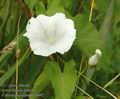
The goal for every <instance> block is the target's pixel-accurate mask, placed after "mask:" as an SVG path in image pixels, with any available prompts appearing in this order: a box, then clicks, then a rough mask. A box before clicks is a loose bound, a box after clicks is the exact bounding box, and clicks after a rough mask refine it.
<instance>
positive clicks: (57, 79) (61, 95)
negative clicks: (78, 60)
mask: <svg viewBox="0 0 120 99" xmlns="http://www.w3.org/2000/svg"><path fill="white" fill-rule="evenodd" d="M45 70H46V72H48V74H49V78H50V81H51V83H52V86H53V88H54V91H55V99H70V98H71V96H72V93H73V91H74V88H75V85H76V79H77V74H76V73H77V72H76V69H75V63H74V61H73V60H71V61H69V62H67V63H65V66H64V71H63V72H62V71H61V69H60V66H59V65H58V63H54V62H49V63H48V64H47V65H46V67H45Z"/></svg>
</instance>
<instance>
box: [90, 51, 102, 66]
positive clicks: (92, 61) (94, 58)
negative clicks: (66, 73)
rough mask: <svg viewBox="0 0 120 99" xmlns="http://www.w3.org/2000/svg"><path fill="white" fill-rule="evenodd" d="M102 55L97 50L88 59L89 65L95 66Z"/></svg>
mask: <svg viewBox="0 0 120 99" xmlns="http://www.w3.org/2000/svg"><path fill="white" fill-rule="evenodd" d="M101 55H102V52H101V51H100V50H99V49H96V51H95V54H94V55H93V56H91V57H90V58H89V61H88V64H89V65H96V64H97V63H98V61H99V59H100V57H101Z"/></svg>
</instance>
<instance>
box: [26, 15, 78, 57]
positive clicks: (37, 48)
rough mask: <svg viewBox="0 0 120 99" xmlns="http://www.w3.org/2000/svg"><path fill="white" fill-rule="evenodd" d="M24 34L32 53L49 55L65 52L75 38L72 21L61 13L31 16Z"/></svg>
mask: <svg viewBox="0 0 120 99" xmlns="http://www.w3.org/2000/svg"><path fill="white" fill-rule="evenodd" d="M24 36H26V37H28V39H29V41H30V47H31V49H32V51H33V52H34V54H36V55H42V56H49V55H51V54H53V53H55V52H58V53H61V54H64V53H65V52H67V51H68V50H69V49H70V48H71V46H72V44H73V41H74V40H75V38H76V29H75V28H74V22H73V21H72V20H71V19H67V18H66V17H65V15H64V14H63V13H56V14H55V15H53V16H46V15H43V14H40V15H38V16H37V17H36V18H31V19H30V20H29V22H28V24H27V27H26V33H25V34H24Z"/></svg>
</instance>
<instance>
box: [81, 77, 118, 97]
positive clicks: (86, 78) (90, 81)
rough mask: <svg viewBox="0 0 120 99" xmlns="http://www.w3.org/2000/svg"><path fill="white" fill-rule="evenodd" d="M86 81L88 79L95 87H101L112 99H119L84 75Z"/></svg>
mask: <svg viewBox="0 0 120 99" xmlns="http://www.w3.org/2000/svg"><path fill="white" fill-rule="evenodd" d="M82 76H83V77H84V78H85V79H87V80H88V81H90V82H91V83H93V84H94V85H96V86H97V87H99V88H100V89H101V90H103V91H104V92H106V93H107V94H109V95H110V96H111V97H113V98H114V99H117V97H115V96H114V95H113V94H111V93H110V92H109V91H107V90H106V89H104V88H102V87H101V86H99V85H98V84H96V83H95V82H94V81H92V80H90V79H89V78H87V77H86V76H84V75H82Z"/></svg>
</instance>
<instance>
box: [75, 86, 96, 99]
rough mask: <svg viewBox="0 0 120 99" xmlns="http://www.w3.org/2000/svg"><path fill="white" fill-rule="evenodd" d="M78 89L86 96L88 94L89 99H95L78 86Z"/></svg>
mask: <svg viewBox="0 0 120 99" xmlns="http://www.w3.org/2000/svg"><path fill="white" fill-rule="evenodd" d="M76 88H78V89H79V90H80V91H82V92H83V93H84V94H86V95H87V96H88V97H90V99H94V98H93V97H92V96H91V95H89V94H88V93H87V92H85V91H84V90H83V89H82V88H80V87H78V86H76Z"/></svg>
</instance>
